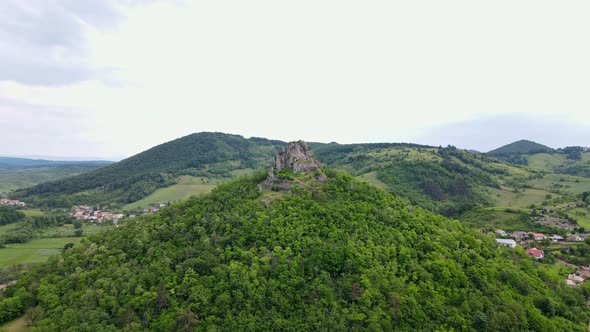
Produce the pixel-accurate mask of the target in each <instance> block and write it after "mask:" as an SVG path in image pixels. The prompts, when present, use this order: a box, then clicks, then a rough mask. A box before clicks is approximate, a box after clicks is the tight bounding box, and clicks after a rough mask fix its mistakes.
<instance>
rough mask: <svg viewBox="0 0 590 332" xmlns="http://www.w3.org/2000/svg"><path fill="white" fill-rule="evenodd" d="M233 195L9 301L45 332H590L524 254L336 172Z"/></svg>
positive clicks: (117, 244) (100, 239) (82, 246)
mask: <svg viewBox="0 0 590 332" xmlns="http://www.w3.org/2000/svg"><path fill="white" fill-rule="evenodd" d="M325 172H326V174H327V176H328V179H327V182H326V183H325V184H321V183H318V182H313V183H306V182H305V181H304V178H303V177H301V176H300V175H299V174H290V175H289V176H291V177H293V181H295V182H298V183H301V184H302V185H301V187H298V186H295V187H293V188H292V190H291V192H273V191H263V192H261V191H259V190H258V189H257V185H258V184H259V183H261V182H262V181H264V178H265V176H266V174H264V173H259V174H256V175H255V176H252V177H247V178H241V179H238V180H232V181H229V182H227V183H225V184H223V185H220V186H219V187H217V188H216V189H215V190H213V191H212V193H210V194H208V195H205V196H203V197H193V198H191V199H189V200H187V201H185V202H182V203H179V204H175V205H173V206H171V207H169V208H166V209H164V210H163V211H161V212H160V213H157V214H155V215H151V216H148V217H142V218H137V219H135V220H131V221H129V222H128V223H127V224H126V225H124V226H122V227H119V228H117V229H111V230H110V231H108V232H107V233H106V234H101V235H100V236H91V237H89V238H87V239H83V240H81V241H80V243H79V244H76V245H75V246H73V247H72V248H70V249H68V250H67V251H66V252H65V253H64V254H63V256H62V257H61V258H59V259H57V258H55V259H50V262H49V264H46V265H44V266H41V267H39V268H38V269H36V270H34V271H32V272H31V273H30V274H28V275H26V276H24V277H23V278H21V279H20V280H19V282H18V284H17V285H16V286H13V287H9V288H8V289H7V290H6V291H5V292H4V293H3V294H2V299H1V300H0V321H1V322H3V321H9V320H12V319H14V318H17V317H21V316H22V314H23V313H24V312H25V310H27V309H28V310H29V314H28V316H29V317H31V323H33V325H34V327H33V328H32V330H33V331H47V330H51V331H59V330H69V329H71V328H73V327H75V328H76V329H78V330H97V331H112V330H117V329H123V330H128V331H132V330H151V331H172V330H180V331H192V330H197V331H205V330H211V331H213V330H217V331H221V330H257V331H260V330H330V331H344V330H346V331H360V330H374V331H377V330H402V331H409V330H413V331H443V330H444V331H448V330H456V331H458V330H463V331H515V330H516V331H519V330H547V331H557V330H567V331H586V329H587V323H588V321H589V320H590V310H589V309H588V307H587V305H586V301H587V300H586V296H587V295H588V291H589V290H588V289H587V287H580V288H568V287H566V286H565V285H564V284H563V282H557V281H554V280H552V279H551V278H550V277H549V276H547V275H545V274H543V273H539V272H538V270H537V269H536V268H535V267H534V264H537V263H536V262H533V260H532V259H530V258H528V257H527V256H526V254H525V253H524V251H523V250H522V249H519V248H517V249H516V250H509V249H505V248H499V247H498V246H497V245H496V243H495V241H494V240H493V237H486V236H485V235H483V234H480V233H478V232H476V231H475V230H470V229H468V228H465V227H464V226H463V225H462V224H461V223H460V222H458V221H454V220H450V219H447V218H444V217H442V216H440V215H436V214H433V213H430V212H427V211H424V210H422V209H420V208H418V207H415V206H411V205H408V204H407V203H405V201H404V200H400V199H398V198H395V197H394V196H392V195H390V194H388V193H386V192H385V191H383V190H380V189H378V188H375V187H374V186H372V185H369V184H366V183H364V182H361V181H358V180H355V179H353V178H352V177H350V176H348V175H345V174H343V173H340V172H335V171H331V170H325Z"/></svg>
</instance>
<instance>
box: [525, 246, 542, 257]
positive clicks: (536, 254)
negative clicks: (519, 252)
mask: <svg viewBox="0 0 590 332" xmlns="http://www.w3.org/2000/svg"><path fill="white" fill-rule="evenodd" d="M526 254H527V255H529V256H531V257H534V258H536V259H541V258H543V257H545V251H543V250H541V249H537V248H530V249H527V250H526Z"/></svg>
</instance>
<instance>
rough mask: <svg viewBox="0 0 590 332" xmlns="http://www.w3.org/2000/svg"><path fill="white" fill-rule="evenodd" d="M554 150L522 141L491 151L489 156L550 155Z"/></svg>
mask: <svg viewBox="0 0 590 332" xmlns="http://www.w3.org/2000/svg"><path fill="white" fill-rule="evenodd" d="M553 151H554V150H553V149H552V148H550V147H548V146H545V145H543V144H539V143H536V142H533V141H528V140H520V141H516V142H513V143H510V144H507V145H504V146H502V147H499V148H497V149H495V150H492V151H489V152H488V153H487V154H488V155H490V156H509V155H522V154H534V153H549V152H553Z"/></svg>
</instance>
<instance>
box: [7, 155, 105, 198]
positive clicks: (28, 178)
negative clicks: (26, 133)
mask: <svg viewBox="0 0 590 332" xmlns="http://www.w3.org/2000/svg"><path fill="white" fill-rule="evenodd" d="M110 164H112V162H110V161H55V160H42V159H27V158H10V157H0V193H7V192H9V191H11V190H15V189H19V188H25V187H30V186H34V185H36V184H39V183H42V182H47V181H54V180H58V179H61V178H64V177H68V176H72V175H78V174H82V173H86V172H90V171H93V170H96V169H98V168H100V167H103V166H107V165H110Z"/></svg>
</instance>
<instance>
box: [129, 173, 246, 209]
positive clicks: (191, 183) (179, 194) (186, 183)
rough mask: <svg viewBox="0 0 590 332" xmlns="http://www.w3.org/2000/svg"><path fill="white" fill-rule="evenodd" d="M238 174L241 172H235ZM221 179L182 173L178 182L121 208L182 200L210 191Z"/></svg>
mask: <svg viewBox="0 0 590 332" xmlns="http://www.w3.org/2000/svg"><path fill="white" fill-rule="evenodd" d="M236 173H237V174H240V173H241V172H236ZM221 181H222V180H221V179H216V178H205V177H195V176H189V175H184V176H181V177H180V179H179V180H178V182H177V183H176V184H174V185H172V186H170V187H166V188H161V189H158V190H156V191H155V192H154V193H153V194H151V195H149V196H147V197H145V198H142V199H140V200H139V201H137V202H134V203H131V204H127V205H125V206H123V207H122V208H121V210H123V211H134V210H138V209H145V208H147V207H149V206H152V205H155V204H159V203H168V202H176V201H180V200H184V199H187V198H189V197H190V196H193V195H202V194H206V193H209V192H211V190H213V188H215V187H216V186H217V185H218V184H219V183H220V182H221Z"/></svg>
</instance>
